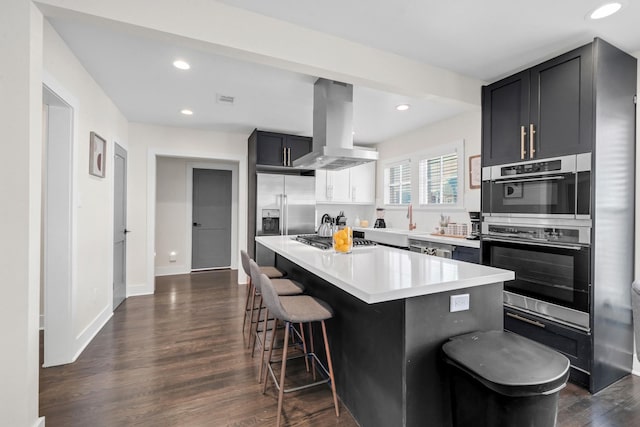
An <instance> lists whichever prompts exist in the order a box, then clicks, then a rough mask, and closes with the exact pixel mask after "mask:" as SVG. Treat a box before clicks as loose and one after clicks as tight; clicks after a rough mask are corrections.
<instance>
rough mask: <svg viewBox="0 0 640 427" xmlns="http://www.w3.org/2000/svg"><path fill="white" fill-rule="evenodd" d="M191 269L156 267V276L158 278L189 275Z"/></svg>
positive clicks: (185, 267) (183, 267)
mask: <svg viewBox="0 0 640 427" xmlns="http://www.w3.org/2000/svg"><path fill="white" fill-rule="evenodd" d="M189 273H191V269H190V268H188V267H187V266H186V265H170V266H168V267H156V272H155V275H156V277H158V276H174V275H176V274H189Z"/></svg>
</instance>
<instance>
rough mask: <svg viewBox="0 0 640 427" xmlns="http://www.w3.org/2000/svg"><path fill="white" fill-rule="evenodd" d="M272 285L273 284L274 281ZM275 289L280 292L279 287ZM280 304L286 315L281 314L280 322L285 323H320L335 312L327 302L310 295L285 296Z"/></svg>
mask: <svg viewBox="0 0 640 427" xmlns="http://www.w3.org/2000/svg"><path fill="white" fill-rule="evenodd" d="M271 283H273V280H272V281H271ZM274 288H275V289H276V291H277V290H278V288H277V286H274ZM279 295H281V294H279ZM280 303H281V304H282V307H283V308H284V313H281V317H280V320H284V321H285V322H292V323H307V322H319V321H321V320H327V319H331V318H332V317H333V310H332V309H331V307H329V305H328V304H327V303H326V302H324V301H322V300H319V299H317V298H314V297H311V296H309V295H300V296H295V297H294V296H288V297H287V296H283V297H281V298H280Z"/></svg>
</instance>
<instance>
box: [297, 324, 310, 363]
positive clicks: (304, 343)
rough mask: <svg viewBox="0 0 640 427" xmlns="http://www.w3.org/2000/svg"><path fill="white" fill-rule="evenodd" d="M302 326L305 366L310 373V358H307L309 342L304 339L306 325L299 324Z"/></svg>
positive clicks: (301, 336) (301, 335)
mask: <svg viewBox="0 0 640 427" xmlns="http://www.w3.org/2000/svg"><path fill="white" fill-rule="evenodd" d="M298 325H299V326H300V339H301V340H302V351H303V352H304V364H305V366H306V367H307V372H309V358H308V357H307V342H306V341H305V339H304V324H303V323H298Z"/></svg>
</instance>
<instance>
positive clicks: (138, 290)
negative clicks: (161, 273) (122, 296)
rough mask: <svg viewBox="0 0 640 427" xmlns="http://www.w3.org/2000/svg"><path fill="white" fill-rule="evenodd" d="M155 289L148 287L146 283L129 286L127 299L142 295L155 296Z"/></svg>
mask: <svg viewBox="0 0 640 427" xmlns="http://www.w3.org/2000/svg"><path fill="white" fill-rule="evenodd" d="M153 292H154V289H153V288H150V287H149V286H147V284H146V283H142V284H138V285H127V298H129V297H137V296H140V295H153Z"/></svg>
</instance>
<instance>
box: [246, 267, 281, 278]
mask: <svg viewBox="0 0 640 427" xmlns="http://www.w3.org/2000/svg"><path fill="white" fill-rule="evenodd" d="M247 274H249V273H247ZM260 274H264V275H265V276H267V277H268V278H269V279H279V278H280V277H282V276H284V274H283V273H282V271H280V270H278V269H277V268H275V267H273V266H270V265H261V266H260Z"/></svg>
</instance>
